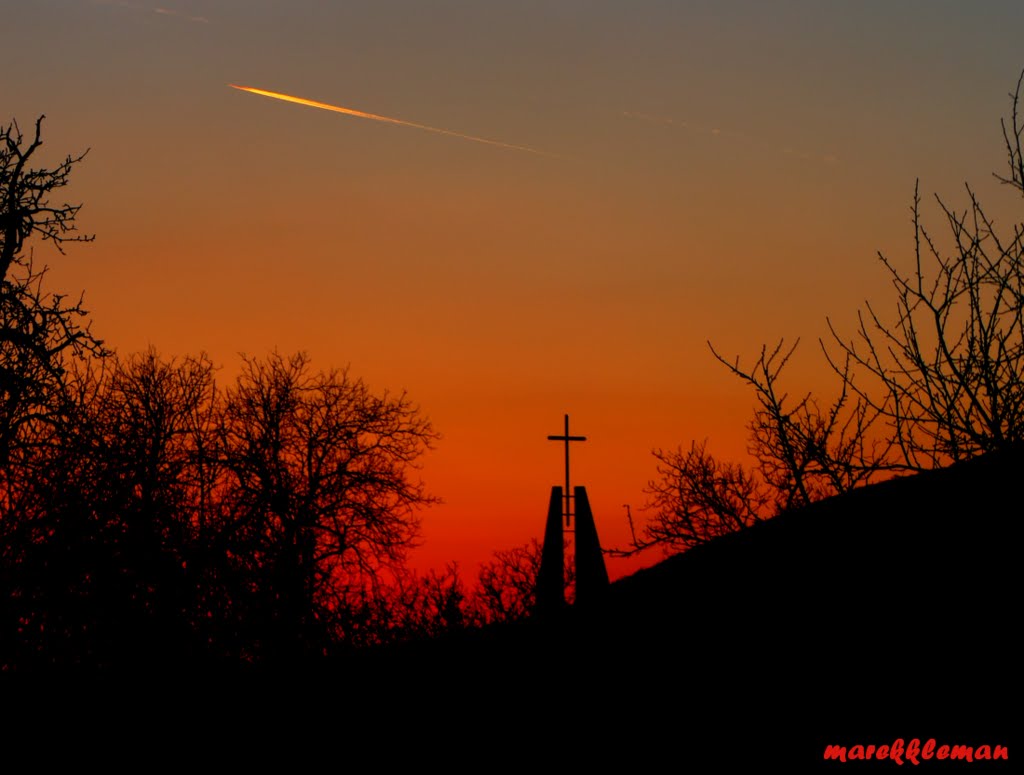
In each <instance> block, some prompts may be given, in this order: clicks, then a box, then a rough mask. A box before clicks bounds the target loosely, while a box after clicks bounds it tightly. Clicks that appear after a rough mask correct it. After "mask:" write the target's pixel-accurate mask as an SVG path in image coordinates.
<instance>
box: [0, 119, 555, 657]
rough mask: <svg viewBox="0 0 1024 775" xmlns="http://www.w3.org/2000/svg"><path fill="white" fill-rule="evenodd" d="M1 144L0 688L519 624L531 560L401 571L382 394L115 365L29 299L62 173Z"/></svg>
mask: <svg viewBox="0 0 1024 775" xmlns="http://www.w3.org/2000/svg"><path fill="white" fill-rule="evenodd" d="M42 121H43V118H42V117H40V118H39V119H38V120H37V121H36V122H35V127H34V132H33V133H32V134H31V135H26V134H25V133H23V132H22V130H21V129H20V128H19V126H18V124H17V123H16V122H12V123H11V124H9V125H7V126H4V127H0V280H2V282H0V671H16V670H24V669H32V668H37V667H44V666H46V667H54V666H65V667H76V666H77V667H87V668H110V669H118V668H127V667H131V666H136V667H145V666H151V667H153V668H154V669H169V668H173V666H175V665H182V666H194V665H197V664H210V665H223V664H234V665H246V664H253V665H267V664H289V665H294V664H296V663H299V662H302V661H304V660H310V659H319V658H324V657H328V656H332V655H335V654H338V653H340V652H344V651H346V650H349V649H352V648H355V647H359V646H366V645H373V644H384V643H391V642H395V641H401V640H409V639H415V638H421V637H431V636H435V635H437V634H440V633H442V632H449V631H457V630H462V629H466V628H468V627H472V626H475V625H479V624H484V623H491V622H497V621H508V620H511V619H517V618H522V617H524V616H526V615H527V614H528V613H529V611H530V610H531V608H532V600H533V597H532V596H533V579H534V578H535V576H536V572H537V568H538V566H539V558H540V549H539V547H538V546H537V545H536V544H531V545H528V546H525V547H519V548H517V549H514V550H511V551H508V552H499V553H497V554H495V556H494V558H493V560H491V561H490V562H488V563H485V564H484V565H483V566H482V567H481V569H480V576H479V580H478V582H477V584H476V586H475V587H473V588H469V587H468V585H467V584H466V583H465V582H464V581H463V579H462V578H461V576H460V573H459V569H458V568H457V567H456V566H454V565H452V566H449V567H448V568H446V569H444V570H442V571H431V572H429V573H426V574H420V573H415V572H413V571H410V570H409V569H408V566H407V558H408V552H409V550H410V549H411V548H413V547H414V546H415V545H416V543H417V539H418V536H419V527H420V513H421V510H422V509H423V508H424V507H426V506H429V505H431V504H432V503H433V502H434V501H435V498H434V497H433V496H431V495H429V494H428V493H427V492H426V490H425V488H424V485H423V483H422V482H421V481H420V480H419V479H418V478H417V477H416V475H415V474H416V467H417V464H418V461H419V459H420V457H421V455H422V454H423V453H424V452H426V451H427V450H428V449H430V447H431V446H432V444H433V443H434V442H435V441H436V440H437V438H438V435H437V433H436V432H435V431H434V429H433V427H432V426H431V424H430V422H429V420H428V419H427V418H426V417H425V416H424V415H423V414H422V413H421V412H420V410H419V408H418V407H416V406H415V405H414V404H413V403H412V402H411V401H410V400H409V398H408V397H407V396H406V395H405V394H389V393H386V392H385V393H382V394H377V393H374V392H372V391H371V390H370V389H369V388H368V387H367V386H366V385H365V384H364V383H363V382H362V381H361V380H360V379H357V378H354V377H352V376H350V375H349V374H348V373H347V372H346V371H339V370H329V371H319V370H314V369H313V368H312V366H311V364H310V361H309V359H308V357H307V356H305V355H303V354H297V355H292V356H287V357H286V356H283V355H281V354H278V353H274V354H272V355H269V356H267V357H265V358H243V360H242V363H241V365H240V368H239V370H238V374H237V376H236V377H235V378H234V380H233V381H229V382H228V384H226V385H222V384H219V383H218V382H217V380H216V374H217V370H216V369H215V367H214V365H213V364H212V362H211V361H210V360H209V359H208V358H207V357H205V356H198V357H185V358H180V359H164V358H161V357H160V356H159V355H158V354H157V353H156V352H155V351H152V350H151V351H149V352H146V353H141V354H137V355H133V356H128V357H120V356H118V355H117V354H115V353H113V352H111V351H110V349H109V348H108V347H106V346H105V344H104V343H103V342H102V341H101V340H100V339H98V338H97V337H96V336H95V335H94V334H93V333H92V330H91V328H90V325H89V319H88V315H87V312H86V310H85V309H84V308H83V306H82V300H81V299H78V301H76V302H72V301H69V300H68V299H67V297H66V296H65V295H63V294H60V293H53V292H51V291H49V290H48V289H47V288H46V286H45V280H46V273H47V268H46V267H45V266H43V267H41V268H39V267H37V266H36V265H35V264H34V261H33V245H34V244H35V243H42V244H46V243H49V244H50V245H52V246H54V247H55V248H56V249H57V250H58V251H59V252H60V253H63V252H64V248H65V247H66V246H67V244H68V243H71V242H90V241H92V237H91V236H89V235H83V234H80V233H78V231H77V224H76V219H77V215H78V212H79V209H80V205H73V204H68V203H63V204H61V203H60V202H59V201H55V200H54V197H55V196H56V195H57V193H58V192H59V190H60V189H62V188H63V187H64V186H66V185H67V183H68V181H69V177H70V174H71V172H72V170H73V169H74V167H75V165H76V164H78V163H79V162H81V161H82V160H83V159H84V157H85V154H84V153H83V154H79V155H77V156H70V155H69V156H67V157H65V159H64V160H63V161H62V162H60V163H59V164H57V165H55V166H50V167H47V166H36V161H35V160H36V158H37V154H38V151H39V148H40V147H41V146H42Z"/></svg>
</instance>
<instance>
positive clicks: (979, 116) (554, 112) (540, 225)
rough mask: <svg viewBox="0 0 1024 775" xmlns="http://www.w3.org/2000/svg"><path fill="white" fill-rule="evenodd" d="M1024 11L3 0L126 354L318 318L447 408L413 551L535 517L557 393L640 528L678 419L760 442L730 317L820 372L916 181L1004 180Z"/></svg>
mask: <svg viewBox="0 0 1024 775" xmlns="http://www.w3.org/2000/svg"><path fill="white" fill-rule="evenodd" d="M768 5H771V6H772V7H771V8H768V7H766V6H768ZM894 5H895V7H894ZM1022 26H1024V6H1022V5H1021V4H1019V3H1016V2H987V3H980V4H965V3H954V2H931V1H929V2H924V1H923V0H917V1H915V2H904V3H899V4H898V5H896V4H892V3H890V2H858V3H848V4H840V3H832V4H822V3H819V2H789V3H784V4H775V3H772V4H764V3H756V2H752V1H750V2H732V3H728V2H721V3H710V2H679V3H662V2H654V1H653V0H650V1H648V0H640V1H638V2H634V3H628V4H627V3H613V2H583V0H571V1H570V0H566V1H565V2H559V3H541V2H522V3H518V2H517V3H507V4H498V3H479V2H470V0H449V1H448V2H439V3H430V4H426V3H413V2H411V1H404V2H399V1H397V0H395V1H388V0H380V1H379V2H372V3H371V2H352V3H345V4H324V3H313V2H305V1H299V2H289V3H285V2H273V1H272V0H262V1H261V2H243V0H219V1H214V0H209V1H204V0H193V1H192V2H171V0H162V1H161V2H160V3H154V2H146V1H145V0H133V1H131V2H128V1H126V2H119V1H116V0H110V1H109V2H102V1H100V0H95V1H90V0H38V1H37V2H33V3H5V4H4V6H3V26H2V27H0V30H2V32H0V34H2V35H3V36H4V37H3V45H2V46H0V59H2V62H0V65H2V68H3V69H2V72H5V73H7V74H8V75H7V76H6V77H5V78H4V79H3V80H2V81H0V120H3V121H6V120H8V119H9V118H12V117H13V118H17V119H18V120H19V121H20V122H22V124H23V125H29V124H30V122H31V120H32V119H34V117H35V116H37V115H38V114H39V113H46V114H47V116H48V118H47V122H46V124H45V139H46V146H45V147H46V149H47V150H48V152H49V154H50V156H49V157H48V158H49V159H51V160H52V159H56V158H57V157H58V156H60V155H61V154H63V153H66V152H70V151H78V150H81V149H83V148H85V147H89V148H91V151H90V153H89V156H88V157H87V160H86V162H85V163H83V164H82V165H81V166H80V167H79V168H78V169H77V170H76V172H75V176H74V181H73V187H72V189H71V190H70V192H69V196H70V197H72V198H73V199H75V200H80V201H83V202H84V203H85V207H84V208H83V209H82V211H81V214H80V222H81V224H82V226H83V227H84V228H85V229H87V230H88V231H89V232H94V233H95V234H96V235H97V240H96V243H95V244H94V245H91V246H74V247H73V249H72V250H71V252H70V254H69V255H68V257H66V258H63V257H59V256H57V257H53V256H50V254H48V253H45V252H40V254H39V255H40V256H43V257H45V258H46V259H47V260H49V261H50V263H52V265H53V275H52V282H53V286H54V287H57V288H60V289H62V290H78V289H84V290H85V291H86V300H87V306H88V307H89V308H90V309H91V310H92V313H93V319H94V328H95V330H96V331H97V332H98V333H100V334H101V335H102V336H104V337H106V339H107V340H108V342H109V343H110V344H111V345H113V346H115V347H116V348H118V350H120V351H122V352H130V351H134V350H138V349H142V348H145V347H147V346H148V345H150V344H152V345H154V346H156V347H157V348H158V350H159V351H160V352H161V353H163V354H165V355H174V354H184V353H188V352H198V351H206V352H208V353H209V354H210V355H211V356H212V357H213V358H214V360H215V361H216V362H218V363H220V364H222V365H223V367H224V377H225V379H227V378H229V377H230V375H231V373H232V371H233V370H234V369H235V368H236V365H237V362H238V361H237V356H236V354H237V353H238V352H247V353H251V354H260V353H265V352H267V351H269V350H272V349H274V348H278V349H280V350H282V351H286V352H287V351H293V350H297V349H304V350H307V351H308V352H309V353H310V354H311V355H312V356H313V359H314V364H319V365H321V366H323V367H325V368H326V367H329V366H333V365H337V366H344V365H346V364H347V365H349V366H350V368H351V370H352V373H354V374H356V375H360V376H362V377H363V378H364V379H365V380H366V381H367V382H368V383H369V384H370V385H371V386H372V387H374V388H377V389H383V388H389V389H392V390H401V389H405V390H407V391H408V393H409V395H410V396H411V397H412V398H413V399H414V400H415V401H416V402H418V403H419V404H420V406H421V407H422V408H423V410H424V412H425V413H426V414H428V415H429V416H430V417H431V419H432V420H433V422H434V425H435V426H436V428H437V429H438V430H439V431H440V432H441V433H442V434H443V439H442V440H441V441H440V442H439V444H438V445H437V449H436V450H435V451H434V452H432V453H431V454H430V455H429V456H428V457H427V459H426V460H425V466H424V470H423V476H424V478H425V480H426V481H427V483H428V485H429V487H430V489H431V491H432V492H433V493H435V494H437V495H438V496H440V497H442V498H443V499H444V501H445V503H444V504H443V505H441V506H438V507H436V508H434V509H431V510H430V511H428V512H426V513H424V514H423V538H424V545H423V547H422V548H421V549H419V550H418V551H417V553H416V554H415V555H414V562H415V564H417V565H418V566H419V567H424V568H425V567H430V566H439V565H442V564H444V563H445V562H447V561H449V560H456V561H458V562H459V563H460V564H461V566H462V567H463V569H464V570H465V571H467V573H469V574H471V573H472V572H473V571H474V570H475V564H476V563H477V562H479V561H480V560H483V559H485V558H486V557H487V556H488V555H489V554H490V553H491V552H492V551H493V550H496V549H503V548H508V547H510V546H512V545H515V544H519V543H523V542H525V541H527V540H528V539H529V538H531V537H540V535H541V532H542V528H543V520H544V516H545V508H546V504H547V498H548V488H549V487H550V486H551V485H553V484H557V483H560V481H561V454H562V451H561V449H560V447H559V446H558V445H556V444H553V443H550V442H548V441H546V439H545V437H546V436H547V435H548V434H550V433H557V432H560V430H561V421H562V415H563V413H565V412H569V413H570V414H571V415H572V418H573V420H572V421H573V430H574V432H579V433H582V434H585V435H587V436H588V437H589V441H587V442H586V443H585V444H582V445H576V448H575V449H574V450H573V454H574V483H578V484H586V485H587V486H588V490H589V493H590V499H591V503H592V505H593V507H594V511H595V517H596V520H597V524H598V529H599V531H600V533H601V536H602V539H603V542H604V544H605V545H606V546H607V545H622V544H623V543H625V541H626V540H627V538H628V532H627V529H626V520H625V510H624V508H623V504H627V503H628V504H631V505H632V507H633V510H634V513H635V514H636V515H637V518H638V521H641V522H642V519H643V514H642V506H643V503H644V493H643V489H644V486H645V484H646V482H647V481H648V480H649V479H650V478H651V477H652V476H653V475H654V460H653V458H652V456H651V450H652V449H653V448H656V447H672V446H676V445H678V444H684V445H688V444H689V442H690V440H691V439H698V440H699V439H703V438H705V437H708V438H710V446H711V449H712V450H713V451H715V452H717V453H719V454H721V455H722V456H723V457H735V458H740V457H742V456H743V454H744V447H745V431H744V428H743V426H744V423H745V422H746V421H747V419H748V418H749V415H750V409H751V406H752V397H751V395H749V394H748V393H747V392H746V391H745V390H744V389H743V387H742V386H741V385H740V384H739V383H738V382H737V381H736V380H735V379H734V378H732V377H730V375H729V374H727V373H726V371H725V370H724V369H723V368H722V367H721V366H719V365H718V364H717V363H715V362H714V360H713V359H712V358H711V356H710V353H709V352H708V350H707V346H706V341H707V340H708V339H711V340H712V341H713V342H714V343H715V344H716V346H718V347H719V348H720V349H721V350H722V351H724V352H725V353H728V354H730V355H732V354H740V355H742V356H745V357H748V358H749V357H752V356H753V355H754V354H755V353H756V352H757V350H758V348H759V347H760V345H761V343H762V342H766V341H768V342H770V341H774V340H776V339H777V338H779V337H781V336H785V337H787V338H795V337H797V336H800V337H803V339H804V343H805V344H804V348H803V350H802V351H801V352H802V355H801V357H800V358H799V359H798V361H797V362H796V363H795V364H794V368H793V370H792V373H791V375H790V377H791V382H792V385H793V390H794V391H801V390H803V389H804V387H805V386H806V387H807V388H815V387H821V386H824V385H826V384H827V380H826V377H825V375H824V374H823V370H822V364H821V362H820V360H819V359H818V358H817V357H816V354H815V347H816V339H817V337H819V336H823V335H824V334H825V333H826V332H827V329H826V327H825V316H826V315H833V316H835V317H836V318H837V319H838V320H839V322H840V324H843V323H845V324H847V326H848V325H849V322H850V320H851V319H852V316H853V313H854V311H855V309H856V308H857V306H858V305H859V304H860V303H861V301H862V300H863V299H864V298H866V297H871V298H875V299H878V298H885V294H886V286H885V278H884V275H883V273H882V272H881V271H879V267H878V266H877V262H876V261H875V258H874V257H875V255H876V251H878V250H884V251H885V252H886V253H887V254H888V255H891V256H897V257H898V256H902V257H904V258H909V256H910V253H909V250H910V248H911V244H912V243H911V237H912V232H911V230H910V227H909V223H908V216H909V211H908V207H909V204H910V197H911V194H912V192H913V186H914V180H915V178H916V177H921V179H922V191H923V192H925V193H927V192H932V191H937V192H940V193H942V194H943V195H944V196H946V197H948V198H949V199H950V200H951V201H953V202H954V203H956V202H959V201H962V199H963V183H964V181H968V180H969V181H971V182H972V184H974V185H975V186H976V188H977V190H978V191H979V193H980V195H981V196H982V198H983V200H985V201H992V202H993V203H995V202H997V201H999V200H1000V192H998V191H997V190H996V189H997V187H996V186H995V184H994V183H993V182H992V180H991V177H990V173H991V172H992V171H993V170H997V169H1000V167H1001V165H1002V152H1001V138H1000V135H999V125H998V118H999V117H1000V116H1001V115H1003V114H1004V113H1005V111H1006V106H1007V100H1006V93H1007V91H1008V90H1009V89H1010V88H1012V86H1013V84H1014V83H1015V81H1016V76H1017V74H1018V73H1019V71H1020V69H1021V67H1022V66H1024V56H1022V55H1021V50H1020V45H1019V30H1020V29H1021V28H1022ZM15 74H16V75H15ZM229 83H241V84H250V85H254V86H257V87H259V88H263V89H267V90H272V91H279V92H285V93H288V94H294V95H300V96H302V97H304V98H307V99H310V100H315V101H319V102H324V103H329V104H332V105H341V106H346V107H350V108H353V109H357V110H359V111H363V112H366V113H373V114H376V115H381V116H388V117H397V118H400V119H402V120H404V121H409V122H413V123H416V124H422V125H427V126H429V127H435V128H442V129H445V130H448V131H450V132H454V133H457V134H463V135H470V136H473V137H480V138H488V139H493V140H497V141H500V142H502V143H507V144H511V145H516V146H526V147H529V148H532V149H538V150H542V151H545V152H547V153H550V154H553V155H556V156H558V157H560V158H554V157H553V156H541V155H537V154H529V153H523V152H519V151H516V150H512V149H506V148H501V147H495V146H491V145H487V144H482V143H478V142H471V141H469V140H467V139H465V138H460V137H456V136H446V135H439V134H437V133H432V132H424V131H419V130H417V129H415V128H412V127H408V126H398V125H389V124H382V123H380V122H374V121H366V120H362V119H360V118H357V117H353V116H345V115H338V114H332V113H328V112H325V111H317V110H310V109H308V108H306V107H303V106H299V105H291V104H286V103H282V102H278V101H275V100H269V99H259V98H257V97H254V96H252V95H250V94H244V93H242V92H239V91H237V90H233V89H230V88H229V87H228V85H227V84H229ZM958 197H959V199H958ZM931 213H932V215H933V216H934V210H932V211H931ZM936 223H937V221H936ZM654 559H657V557H650V558H647V559H646V560H644V562H650V561H653V560H654ZM634 565H635V563H633V564H630V563H626V562H624V561H614V562H613V563H612V564H611V573H612V575H613V576H617V575H621V573H623V572H625V571H626V570H627V569H628V568H630V567H633V566H634Z"/></svg>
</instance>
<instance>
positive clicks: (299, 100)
mask: <svg viewBox="0 0 1024 775" xmlns="http://www.w3.org/2000/svg"><path fill="white" fill-rule="evenodd" d="M228 86H230V87H231V88H232V89H238V90H239V91H245V92H249V93H250V94H258V95H259V96H261V97H270V98H271V99H275V100H283V101H284V102H293V103H295V104H296V105H306V106H308V107H311V108H319V109H320V110H329V111H331V112H333V113H342V114H344V115H346V116H355V117H356V118H367V119H370V120H371V121H381V122H384V123H386V124H397V125H398V126H408V127H412V128H413V129H424V130H426V131H427V132H436V133H437V134H439V135H448V136H450V137H459V138H462V139H463V140H472V141H473V142H474V143H484V144H486V145H494V146H497V147H498V148H505V149H507V150H511V151H526V152H527V153H535V154H537V155H539V156H551V157H554V158H560V157H558V156H557V155H556V154H553V153H548V152H547V151H539V150H537V149H536V148H529V147H527V146H525V145H513V144H512V143H503V142H501V141H500V140H490V139H488V138H486V137H477V136H476V135H466V134H463V133H461V132H454V131H452V130H450V129H439V128H438V127H434V126H427V125H426V124H417V123H415V122H412V121H403V120H402V119H400V118H391V117H390V116H378V115H377V114H376V113H366V112H365V111H362V110H356V109H355V108H344V107H341V106H340V105H329V104H328V103H326V102H317V101H316V100H307V99H305V98H304V97H294V96H292V95H290V94H281V93H280V92H273V91H267V90H266V89H257V88H255V87H253V86H238V85H236V84H233V83H229V84H228Z"/></svg>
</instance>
